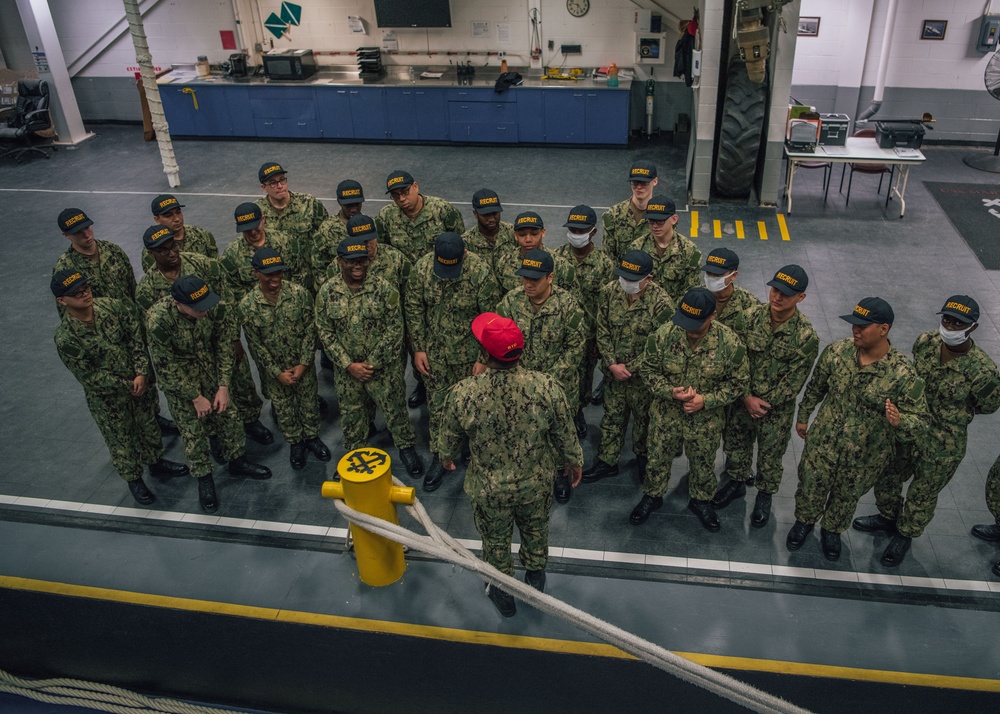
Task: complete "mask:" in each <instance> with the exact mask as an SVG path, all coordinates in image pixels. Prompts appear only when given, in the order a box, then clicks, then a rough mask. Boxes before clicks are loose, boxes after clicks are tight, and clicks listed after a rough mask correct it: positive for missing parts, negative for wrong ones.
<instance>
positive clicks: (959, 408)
mask: <svg viewBox="0 0 1000 714" xmlns="http://www.w3.org/2000/svg"><path fill="white" fill-rule="evenodd" d="M941 345H942V341H941V336H940V335H939V334H938V331H937V330H934V331H933V332H925V333H924V334H922V335H920V337H918V338H917V340H916V342H914V343H913V366H914V368H915V369H916V371H917V374H918V375H919V376H920V377H921V378H922V379H923V380H924V383H925V384H926V387H927V408H928V411H929V413H930V418H929V419H928V421H927V426H928V428H927V433H926V434H925V436H924V438H922V439H921V440H920V441H919V442H914V443H911V444H906V443H897V445H896V455H895V458H893V460H892V461H891V462H890V463H889V466H888V468H886V470H885V471H884V472H883V473H882V475H881V476H880V477H879V478H878V480H877V481H876V482H875V503H876V504H877V505H878V510H879V513H881V514H882V515H883V516H885V517H886V518H888V519H889V520H891V521H896V530H897V531H899V533H900V535H904V536H908V537H910V538H917V537H919V536H920V535H922V534H923V532H924V529H925V528H926V527H927V524H928V523H930V522H931V519H932V518H933V517H934V509H935V507H936V506H937V499H938V494H940V493H941V490H942V489H944V487H945V486H947V485H948V482H949V481H951V478H952V476H954V475H955V471H956V470H958V466H959V464H961V463H962V459H963V458H964V457H965V448H966V443H967V431H968V426H969V422H971V421H972V419H973V417H974V416H975V415H976V414H992V413H993V412H995V411H997V409H1000V372H998V371H997V365H996V363H995V362H994V361H993V360H992V359H990V357H989V355H987V354H986V353H985V352H984V351H983V350H982V349H980V347H979V345H975V344H974V345H973V346H972V349H970V350H969V351H968V352H966V353H965V354H964V355H961V356H958V357H953V358H952V359H951V360H949V361H948V362H947V364H941ZM991 473H992V469H991ZM911 476H912V477H913V481H912V482H911V483H910V487H909V488H908V489H907V491H906V500H905V501H904V499H903V484H904V483H906V481H907V480H908V479H909V478H910V477H911Z"/></svg>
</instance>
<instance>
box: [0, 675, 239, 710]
mask: <svg viewBox="0 0 1000 714" xmlns="http://www.w3.org/2000/svg"><path fill="white" fill-rule="evenodd" d="M0 692H4V693H6V694H15V695H17V696H20V697H27V698H28V699H34V700H35V701H39V702H45V703H46V704H60V705H72V706H77V707H85V708H87V709H96V710H99V711H105V712H111V713H112V714H164V713H166V714H241V713H240V712H239V711H237V710H233V709H216V708H214V707H203V706H199V705H197V704H189V703H187V702H182V701H178V700H176V699H168V698H166V697H163V698H161V697H147V696H145V695H142V694H138V693H136V692H132V691H129V690H128V689H122V688H120V687H113V686H111V685H109V684H101V683H99V682H84V681H81V680H78V679H66V678H61V679H22V678H20V677H15V676H14V675H12V674H10V673H9V672H5V671H4V670H2V669H0Z"/></svg>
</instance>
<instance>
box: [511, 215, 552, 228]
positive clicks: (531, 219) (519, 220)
mask: <svg viewBox="0 0 1000 714" xmlns="http://www.w3.org/2000/svg"><path fill="white" fill-rule="evenodd" d="M521 228H545V222H544V221H543V220H542V217H541V216H539V215H538V214H537V213H535V212H534V211H525V212H524V213H518V214H517V217H516V218H515V219H514V230H515V231H516V230H519V229H521Z"/></svg>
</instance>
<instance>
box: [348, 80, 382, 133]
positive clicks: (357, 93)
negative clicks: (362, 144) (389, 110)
mask: <svg viewBox="0 0 1000 714" xmlns="http://www.w3.org/2000/svg"><path fill="white" fill-rule="evenodd" d="M347 96H348V99H349V100H350V103H351V123H352V124H353V125H354V138H355V139H387V138H389V136H388V133H389V129H388V126H387V125H386V121H385V90H384V89H382V88H381V87H359V88H357V89H348V90H347Z"/></svg>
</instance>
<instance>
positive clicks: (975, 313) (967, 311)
mask: <svg viewBox="0 0 1000 714" xmlns="http://www.w3.org/2000/svg"><path fill="white" fill-rule="evenodd" d="M938 315H950V316H951V317H954V318H956V319H958V320H961V321H962V322H964V323H965V324H966V325H971V324H972V323H973V322H979V303H978V302H976V301H975V300H973V299H972V298H971V297H969V296H968V295H952V296H951V297H950V298H948V299H947V300H945V303H944V307H942V308H941V311H940V312H939V313H938Z"/></svg>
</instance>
